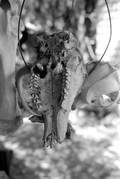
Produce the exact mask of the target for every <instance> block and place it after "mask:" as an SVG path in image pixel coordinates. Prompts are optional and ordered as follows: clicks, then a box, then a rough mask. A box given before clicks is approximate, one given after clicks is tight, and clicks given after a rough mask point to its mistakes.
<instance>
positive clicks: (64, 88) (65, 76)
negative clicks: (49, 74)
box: [60, 67, 71, 108]
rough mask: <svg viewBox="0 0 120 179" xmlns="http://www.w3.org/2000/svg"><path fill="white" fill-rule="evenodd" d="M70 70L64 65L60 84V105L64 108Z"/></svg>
mask: <svg viewBox="0 0 120 179" xmlns="http://www.w3.org/2000/svg"><path fill="white" fill-rule="evenodd" d="M70 76H71V73H70V70H69V69H68V68H67V67H66V68H65V71H64V73H63V84H62V93H61V102H60V104H61V107H63V108H65V106H66V102H67V97H68V91H69V87H70Z"/></svg>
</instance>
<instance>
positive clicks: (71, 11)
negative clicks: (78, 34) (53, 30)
mask: <svg viewBox="0 0 120 179" xmlns="http://www.w3.org/2000/svg"><path fill="white" fill-rule="evenodd" d="M74 1H75V0H72V7H71V10H70V15H69V17H68V19H67V21H66V23H65V26H64V27H63V31H64V30H65V29H66V26H67V24H68V22H69V20H70V18H71V16H72V13H73V9H74Z"/></svg>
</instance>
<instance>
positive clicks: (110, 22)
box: [90, 0, 112, 73]
mask: <svg viewBox="0 0 120 179" xmlns="http://www.w3.org/2000/svg"><path fill="white" fill-rule="evenodd" d="M105 4H106V7H107V11H108V16H109V24H110V37H109V41H108V44H107V46H106V48H105V51H104V53H103V54H102V56H101V58H100V60H99V61H98V62H97V63H96V65H95V66H94V67H93V69H92V70H91V71H90V73H91V72H92V71H93V70H95V68H96V67H97V66H98V64H99V63H100V62H101V61H102V59H103V57H104V55H105V53H106V51H107V49H108V47H109V45H110V42H111V38H112V21H111V15H110V9H109V6H108V3H107V0H105Z"/></svg>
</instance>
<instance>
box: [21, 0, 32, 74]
mask: <svg viewBox="0 0 120 179" xmlns="http://www.w3.org/2000/svg"><path fill="white" fill-rule="evenodd" d="M24 3H25V0H23V2H22V5H21V9H20V14H19V21H18V47H19V51H20V54H21V57H22V60H23V62H24V64H25V66H26V67H27V68H28V70H29V71H30V68H29V66H28V64H27V63H26V61H25V59H24V56H23V53H22V49H21V45H20V33H19V32H20V21H21V15H22V10H23V7H24Z"/></svg>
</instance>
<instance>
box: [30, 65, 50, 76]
mask: <svg viewBox="0 0 120 179" xmlns="http://www.w3.org/2000/svg"><path fill="white" fill-rule="evenodd" d="M33 72H34V73H35V74H37V75H39V76H40V78H45V76H46V75H47V67H46V66H42V67H41V68H40V67H39V66H38V65H35V66H34V68H33Z"/></svg>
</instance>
